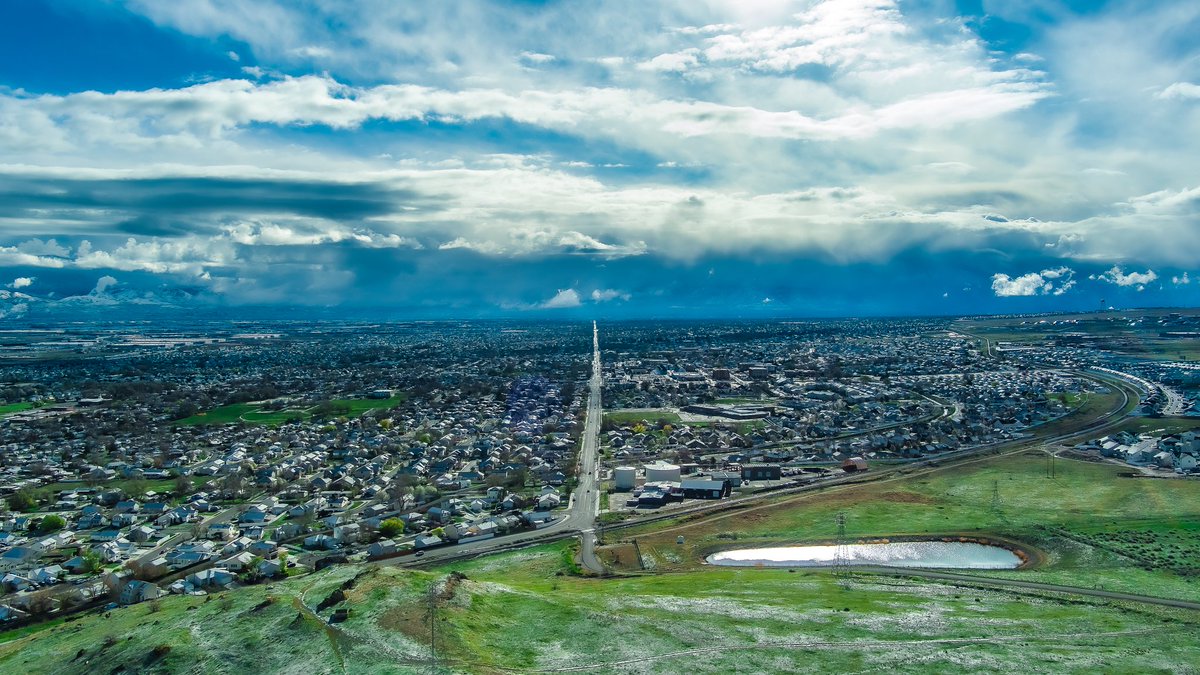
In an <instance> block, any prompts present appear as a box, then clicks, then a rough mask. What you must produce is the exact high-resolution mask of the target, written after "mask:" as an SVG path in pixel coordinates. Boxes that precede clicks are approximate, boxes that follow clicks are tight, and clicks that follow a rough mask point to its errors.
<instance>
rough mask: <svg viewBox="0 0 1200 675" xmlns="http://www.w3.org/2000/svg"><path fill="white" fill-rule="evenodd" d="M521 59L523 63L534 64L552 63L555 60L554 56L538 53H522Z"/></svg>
mask: <svg viewBox="0 0 1200 675" xmlns="http://www.w3.org/2000/svg"><path fill="white" fill-rule="evenodd" d="M520 58H521V60H522V61H525V62H527V63H532V64H542V63H550V62H551V61H553V60H554V56H553V55H552V54H540V53H538V52H521V53H520Z"/></svg>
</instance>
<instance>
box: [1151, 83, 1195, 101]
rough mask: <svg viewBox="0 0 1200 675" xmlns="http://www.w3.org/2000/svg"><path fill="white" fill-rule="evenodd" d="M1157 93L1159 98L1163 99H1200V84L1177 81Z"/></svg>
mask: <svg viewBox="0 0 1200 675" xmlns="http://www.w3.org/2000/svg"><path fill="white" fill-rule="evenodd" d="M1157 95H1158V97H1159V98H1163V99H1176V100H1189V99H1200V84H1192V83H1191V82H1176V83H1174V84H1172V85H1170V86H1168V87H1166V88H1165V89H1163V90H1162V91H1160V92H1158V94H1157Z"/></svg>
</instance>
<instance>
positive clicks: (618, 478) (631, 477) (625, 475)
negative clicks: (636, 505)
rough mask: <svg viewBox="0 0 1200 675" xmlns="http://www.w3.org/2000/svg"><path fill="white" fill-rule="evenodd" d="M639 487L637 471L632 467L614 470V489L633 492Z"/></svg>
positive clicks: (619, 467)
mask: <svg viewBox="0 0 1200 675" xmlns="http://www.w3.org/2000/svg"><path fill="white" fill-rule="evenodd" d="M636 486H637V469H635V468H633V467H632V466H618V467H617V468H616V469H613V487H614V488H616V489H618V490H632V489H633V488H634V487H636Z"/></svg>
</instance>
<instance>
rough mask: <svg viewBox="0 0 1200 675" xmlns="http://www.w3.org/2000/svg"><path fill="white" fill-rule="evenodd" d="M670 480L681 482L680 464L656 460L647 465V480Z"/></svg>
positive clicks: (657, 481) (652, 481)
mask: <svg viewBox="0 0 1200 675" xmlns="http://www.w3.org/2000/svg"><path fill="white" fill-rule="evenodd" d="M664 481H669V482H672V483H678V482H679V465H678V464H668V463H666V462H655V463H653V464H647V465H646V482H647V483H659V482H664Z"/></svg>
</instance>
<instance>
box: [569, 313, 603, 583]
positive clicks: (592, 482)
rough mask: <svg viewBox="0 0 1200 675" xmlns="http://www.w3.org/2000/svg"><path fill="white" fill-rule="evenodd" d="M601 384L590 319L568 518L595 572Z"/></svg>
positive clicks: (597, 349)
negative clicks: (587, 374)
mask: <svg viewBox="0 0 1200 675" xmlns="http://www.w3.org/2000/svg"><path fill="white" fill-rule="evenodd" d="M603 384H604V382H603V379H602V377H601V374H600V330H599V329H598V328H597V327H596V322H595V321H593V322H592V377H591V379H590V380H588V404H587V417H586V418H585V419H584V422H583V440H582V442H581V443H580V445H579V485H578V487H576V488H575V494H574V495H573V497H572V503H571V508H570V513H569V514H568V520H569V522H570V523H571V525H572V526H574V527H576V528H578V529H579V536H580V539H581V540H582V541H581V542H580V547H579V562H580V563H581V564H582V565H583V566H584V567H586V568H587V569H589V570H591V571H592V572H596V573H597V574H603V573H604V565H602V564H600V560H599V559H598V558H597V557H596V532H595V527H596V516H597V514H599V513H600V468H599V466H598V465H597V462H596V455H597V454H598V453H599V451H600V422H601V420H602V419H603V418H604V408H603V406H602V405H601V402H600V390H601V388H602V385H603Z"/></svg>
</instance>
